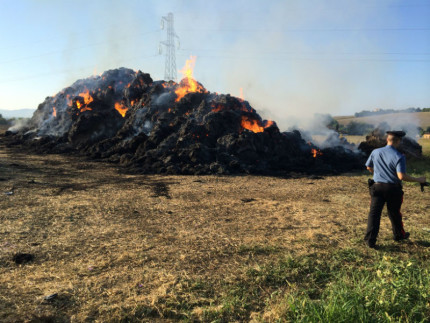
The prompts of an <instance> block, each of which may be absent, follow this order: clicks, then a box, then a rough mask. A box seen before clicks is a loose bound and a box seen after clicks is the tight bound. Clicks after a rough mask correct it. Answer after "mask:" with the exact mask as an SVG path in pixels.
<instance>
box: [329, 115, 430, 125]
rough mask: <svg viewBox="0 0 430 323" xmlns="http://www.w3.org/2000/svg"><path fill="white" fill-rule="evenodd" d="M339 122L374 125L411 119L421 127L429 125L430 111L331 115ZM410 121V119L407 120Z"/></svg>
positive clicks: (343, 123) (342, 123)
mask: <svg viewBox="0 0 430 323" xmlns="http://www.w3.org/2000/svg"><path fill="white" fill-rule="evenodd" d="M333 118H334V119H335V120H336V121H337V122H339V124H341V125H344V126H345V125H347V124H348V123H350V122H351V121H354V122H360V123H368V124H371V125H374V126H377V125H379V124H380V123H382V122H389V120H396V121H398V120H402V119H404V120H411V119H413V121H414V122H416V123H418V124H419V126H420V127H421V128H423V129H426V128H427V127H430V112H414V113H387V114H381V115H374V116H366V117H355V116H335V117H333ZM408 122H410V121H408Z"/></svg>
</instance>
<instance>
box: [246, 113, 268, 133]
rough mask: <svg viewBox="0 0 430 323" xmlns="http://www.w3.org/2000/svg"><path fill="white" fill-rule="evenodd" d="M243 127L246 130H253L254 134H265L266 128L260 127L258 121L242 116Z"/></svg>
mask: <svg viewBox="0 0 430 323" xmlns="http://www.w3.org/2000/svg"><path fill="white" fill-rule="evenodd" d="M240 124H241V126H242V128H244V129H248V130H251V131H252V132H263V131H264V127H262V126H261V125H260V122H259V121H258V120H253V119H250V118H248V117H246V116H242V121H241V123H240Z"/></svg>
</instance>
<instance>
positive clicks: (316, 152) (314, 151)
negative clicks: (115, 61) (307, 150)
mask: <svg viewBox="0 0 430 323" xmlns="http://www.w3.org/2000/svg"><path fill="white" fill-rule="evenodd" d="M311 154H312V157H313V158H317V157H319V156H322V154H323V153H322V152H321V150H319V149H314V148H312V149H311Z"/></svg>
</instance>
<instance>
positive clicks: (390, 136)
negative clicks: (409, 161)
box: [387, 131, 406, 148]
mask: <svg viewBox="0 0 430 323" xmlns="http://www.w3.org/2000/svg"><path fill="white" fill-rule="evenodd" d="M405 135H406V133H405V132H404V131H387V144H388V145H390V146H393V147H396V148H397V147H398V146H400V143H401V142H402V138H403V137H404V136H405Z"/></svg>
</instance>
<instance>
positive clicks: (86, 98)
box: [78, 89, 94, 109]
mask: <svg viewBox="0 0 430 323" xmlns="http://www.w3.org/2000/svg"><path fill="white" fill-rule="evenodd" d="M79 96H80V97H82V98H83V99H84V104H85V105H88V104H90V103H91V102H93V100H94V99H93V97H92V96H91V95H90V91H89V90H88V89H87V90H86V91H84V92H82V93H79ZM78 109H80V107H79V106H78Z"/></svg>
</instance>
